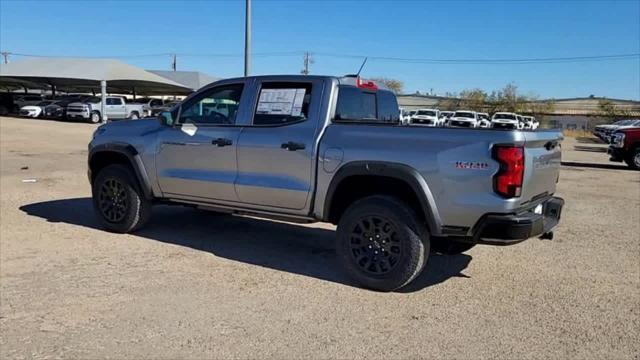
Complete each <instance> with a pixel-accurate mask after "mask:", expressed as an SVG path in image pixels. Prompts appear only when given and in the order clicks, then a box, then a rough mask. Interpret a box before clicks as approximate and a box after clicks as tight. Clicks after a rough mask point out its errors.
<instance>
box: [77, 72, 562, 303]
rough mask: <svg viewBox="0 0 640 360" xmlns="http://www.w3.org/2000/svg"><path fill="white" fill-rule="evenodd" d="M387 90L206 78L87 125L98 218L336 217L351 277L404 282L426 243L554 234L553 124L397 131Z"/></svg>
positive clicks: (117, 225) (419, 264)
mask: <svg viewBox="0 0 640 360" xmlns="http://www.w3.org/2000/svg"><path fill="white" fill-rule="evenodd" d="M398 114H399V111H398V104H397V100H396V97H395V96H394V95H393V93H392V92H391V91H389V90H387V89H385V88H383V87H379V86H378V85H377V84H375V83H374V82H371V81H366V80H362V79H360V78H358V77H355V76H346V77H330V76H258V77H246V78H237V79H227V80H222V81H218V82H215V83H213V84H210V85H208V86H206V87H205V88H203V89H201V90H199V91H198V92H196V93H194V94H192V95H191V96H189V97H188V98H187V99H185V100H184V101H183V102H182V103H181V104H180V105H178V106H176V107H175V108H174V109H172V110H171V111H168V112H163V113H162V114H161V115H160V116H159V117H158V119H143V120H138V121H120V122H114V123H109V124H105V125H102V126H100V127H99V128H97V130H96V131H95V133H94V135H93V139H92V141H91V143H90V144H89V159H88V160H89V164H88V165H89V181H90V182H91V186H92V192H93V202H94V207H95V210H96V214H97V216H98V218H99V219H100V221H101V223H102V224H103V226H104V227H105V228H106V229H107V230H109V231H114V232H121V233H126V232H131V231H135V230H136V229H139V228H140V227H141V226H143V225H144V224H145V222H146V221H147V220H148V219H149V217H150V215H151V208H152V205H153V204H156V203H162V204H167V203H169V204H181V205H187V206H193V207H197V208H201V209H205V210H211V211H217V212H226V213H233V214H250V215H254V216H260V217H267V218H274V219H284V220H287V221H293V222H303V223H304V222H318V221H320V222H328V223H332V224H336V225H337V244H336V251H337V254H338V256H339V258H340V259H341V261H342V263H343V264H344V267H345V268H346V271H347V272H348V273H349V274H350V275H351V276H352V277H353V278H354V279H355V280H356V281H357V282H358V283H360V284H361V285H363V286H365V287H368V288H372V289H377V290H382V291H392V290H395V289H398V288H400V287H402V286H404V285H406V284H408V283H409V282H411V281H412V280H413V279H414V278H415V277H416V276H417V275H418V274H419V273H420V272H421V271H422V269H423V267H424V265H425V264H426V262H427V259H428V256H429V253H430V252H435V251H437V252H440V253H447V254H455V253H460V252H463V251H466V250H468V249H470V248H471V247H472V246H474V245H476V244H494V245H507V244H513V243H517V242H520V241H523V240H526V239H528V238H531V237H547V238H550V237H552V234H553V233H552V229H553V228H554V227H555V226H556V225H557V224H558V222H559V219H560V213H561V210H562V206H563V204H564V201H563V200H562V199H560V198H558V197H554V196H553V194H554V192H555V190H556V183H557V182H558V174H559V167H560V155H561V153H560V142H561V141H562V139H563V138H562V134H561V133H559V132H558V131H536V132H533V131H514V130H493V129H464V128H428V127H411V126H401V125H400V122H399V119H398V117H399V115H398Z"/></svg>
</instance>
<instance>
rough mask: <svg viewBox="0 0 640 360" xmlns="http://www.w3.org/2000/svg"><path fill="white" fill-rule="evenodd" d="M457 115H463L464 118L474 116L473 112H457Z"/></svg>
mask: <svg viewBox="0 0 640 360" xmlns="http://www.w3.org/2000/svg"><path fill="white" fill-rule="evenodd" d="M455 117H462V118H473V117H474V116H473V113H470V112H456V114H455Z"/></svg>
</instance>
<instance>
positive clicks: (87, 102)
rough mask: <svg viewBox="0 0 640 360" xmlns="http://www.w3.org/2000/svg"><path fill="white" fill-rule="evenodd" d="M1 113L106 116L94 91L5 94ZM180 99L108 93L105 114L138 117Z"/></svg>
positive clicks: (98, 118) (96, 120)
mask: <svg viewBox="0 0 640 360" xmlns="http://www.w3.org/2000/svg"><path fill="white" fill-rule="evenodd" d="M0 100H1V101H0V115H7V114H11V113H14V114H15V113H17V114H18V115H20V116H24V117H32V118H40V117H41V118H50V119H69V120H81V121H88V122H92V123H99V122H100V121H102V119H103V114H102V113H101V111H102V110H101V109H102V99H101V98H100V97H97V96H91V95H77V94H76V95H61V96H57V97H56V98H55V99H46V98H43V97H42V96H39V95H30V94H26V95H15V94H7V93H5V94H2V95H1V96H0ZM176 103H177V102H176V101H173V100H162V99H155V98H138V99H135V100H128V99H127V98H125V97H124V96H107V97H106V101H105V106H104V109H105V114H104V115H106V116H107V118H109V119H139V118H142V117H149V116H154V115H156V114H158V113H160V112H162V111H165V110H168V109H170V108H172V107H173V106H174V105H175V104H176Z"/></svg>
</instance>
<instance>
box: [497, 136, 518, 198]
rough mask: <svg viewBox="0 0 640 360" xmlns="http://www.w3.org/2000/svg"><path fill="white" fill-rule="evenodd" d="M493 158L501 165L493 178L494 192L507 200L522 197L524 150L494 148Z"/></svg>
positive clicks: (506, 147)
mask: <svg viewBox="0 0 640 360" xmlns="http://www.w3.org/2000/svg"><path fill="white" fill-rule="evenodd" d="M493 158H494V159H496V160H497V161H498V162H499V163H500V170H498V173H497V174H496V175H495V176H494V177H493V190H494V191H495V192H496V193H497V194H499V195H501V196H504V197H506V198H513V197H518V196H520V194H521V193H522V178H523V176H524V148H523V147H522V146H494V147H493Z"/></svg>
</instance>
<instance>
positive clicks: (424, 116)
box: [413, 115, 438, 119]
mask: <svg viewBox="0 0 640 360" xmlns="http://www.w3.org/2000/svg"><path fill="white" fill-rule="evenodd" d="M413 117H415V118H420V119H437V118H438V117H437V116H434V115H413Z"/></svg>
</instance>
